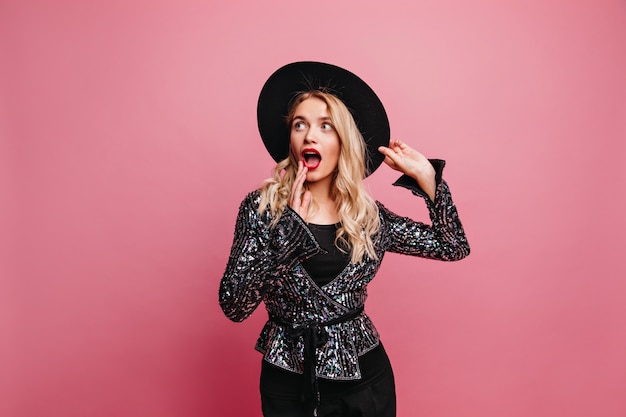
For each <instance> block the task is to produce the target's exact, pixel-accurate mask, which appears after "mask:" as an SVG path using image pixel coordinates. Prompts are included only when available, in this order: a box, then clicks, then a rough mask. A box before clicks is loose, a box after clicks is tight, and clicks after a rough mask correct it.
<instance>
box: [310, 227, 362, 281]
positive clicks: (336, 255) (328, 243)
mask: <svg viewBox="0 0 626 417" xmlns="http://www.w3.org/2000/svg"><path fill="white" fill-rule="evenodd" d="M308 226H309V229H311V232H313V235H314V236H315V240H317V242H318V243H319V244H320V247H321V248H322V249H324V251H325V253H320V254H317V255H315V256H313V257H312V258H309V259H307V260H306V261H304V262H302V266H303V267H304V269H305V270H306V272H307V273H308V274H309V276H310V277H311V278H313V281H315V283H316V284H317V285H319V286H320V287H321V286H323V285H326V284H328V283H329V282H331V281H332V280H333V279H335V278H336V277H337V275H339V274H340V273H341V271H343V270H344V269H345V267H346V266H347V265H348V263H349V262H350V252H349V251H346V252H342V251H341V250H339V249H338V248H337V246H335V234H336V232H337V228H339V226H340V223H337V224H312V223H309V224H308Z"/></svg>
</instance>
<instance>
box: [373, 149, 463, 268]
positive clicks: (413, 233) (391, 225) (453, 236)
mask: <svg viewBox="0 0 626 417" xmlns="http://www.w3.org/2000/svg"><path fill="white" fill-rule="evenodd" d="M431 163H432V164H433V166H434V167H435V171H436V176H435V180H436V184H437V187H436V191H435V201H434V202H433V201H431V200H430V198H429V197H428V195H427V194H426V193H425V192H424V191H423V190H422V189H421V188H420V187H419V185H418V184H417V181H415V180H414V179H413V178H411V177H409V176H407V175H403V176H402V177H400V179H398V180H397V181H396V182H395V183H394V185H396V186H400V187H404V188H407V189H409V190H411V191H412V192H413V194H414V195H416V196H420V197H422V198H424V200H426V204H427V206H428V211H429V214H430V220H431V223H432V224H431V225H427V224H424V223H422V222H418V221H414V220H411V219H410V218H408V217H401V216H398V215H397V214H395V213H393V212H391V211H390V210H388V209H386V208H385V207H384V206H382V205H380V210H381V212H382V215H383V218H384V219H385V221H384V223H385V231H386V235H387V239H386V241H387V245H386V246H387V247H386V250H388V251H390V252H396V253H401V254H405V255H413V256H421V257H424V258H430V259H438V260H442V261H457V260H460V259H463V258H465V257H466V256H467V255H469V253H470V248H469V244H468V242H467V238H466V236H465V231H464V230H463V225H462V224H461V220H460V219H459V215H458V212H457V209H456V206H455V205H454V202H453V201H452V195H451V194H450V189H449V188H448V184H447V183H446V182H445V181H444V180H443V179H442V177H441V173H442V171H443V167H444V166H445V162H444V161H441V160H431Z"/></svg>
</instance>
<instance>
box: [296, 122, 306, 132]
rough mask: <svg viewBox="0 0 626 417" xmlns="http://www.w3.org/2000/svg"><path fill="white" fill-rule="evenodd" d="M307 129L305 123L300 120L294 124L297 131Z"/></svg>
mask: <svg viewBox="0 0 626 417" xmlns="http://www.w3.org/2000/svg"><path fill="white" fill-rule="evenodd" d="M305 127H306V126H305V124H304V122H303V121H300V120H298V121H295V122H293V128H294V129H295V130H302V129H304V128H305Z"/></svg>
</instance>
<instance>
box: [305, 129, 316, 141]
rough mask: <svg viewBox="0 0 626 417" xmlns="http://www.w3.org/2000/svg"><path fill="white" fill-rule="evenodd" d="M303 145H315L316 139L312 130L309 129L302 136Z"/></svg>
mask: <svg viewBox="0 0 626 417" xmlns="http://www.w3.org/2000/svg"><path fill="white" fill-rule="evenodd" d="M304 143H317V137H316V136H315V133H314V132H313V129H311V128H309V129H308V130H307V132H306V135H305V136H304Z"/></svg>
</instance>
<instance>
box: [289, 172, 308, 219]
mask: <svg viewBox="0 0 626 417" xmlns="http://www.w3.org/2000/svg"><path fill="white" fill-rule="evenodd" d="M307 171H308V169H307V167H306V166H304V163H303V162H302V161H298V172H297V173H296V178H295V180H294V182H293V185H292V186H291V195H290V196H289V207H291V208H292V209H293V211H295V212H296V213H298V215H299V216H300V217H302V219H303V220H304V221H306V217H307V213H308V211H309V204H311V192H310V191H305V192H304V194H303V193H302V188H303V187H304V181H305V180H306V173H307Z"/></svg>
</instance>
